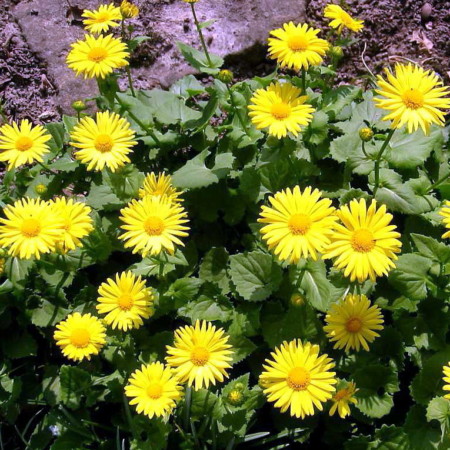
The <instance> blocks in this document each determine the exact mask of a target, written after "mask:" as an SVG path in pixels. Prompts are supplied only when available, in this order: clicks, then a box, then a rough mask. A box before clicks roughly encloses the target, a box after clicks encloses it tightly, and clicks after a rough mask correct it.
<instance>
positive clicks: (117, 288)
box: [96, 271, 154, 331]
mask: <svg viewBox="0 0 450 450" xmlns="http://www.w3.org/2000/svg"><path fill="white" fill-rule="evenodd" d="M98 293H99V295H100V296H99V298H98V299H97V300H98V303H99V304H98V305H97V306H96V308H97V311H98V312H99V314H106V316H105V321H106V323H107V324H108V325H111V326H112V328H113V329H115V328H118V329H119V330H124V331H127V330H128V329H131V328H139V327H140V326H141V325H142V324H143V323H144V321H143V320H142V319H148V318H149V317H151V316H152V315H153V308H152V305H153V301H154V296H153V293H152V291H151V290H150V289H148V288H147V286H146V285H145V280H142V278H141V277H140V276H139V277H136V275H134V274H133V273H132V272H130V271H129V272H122V273H121V274H116V277H115V280H114V279H112V278H108V279H107V280H106V281H105V282H104V283H102V284H101V285H100V287H99V289H98Z"/></svg>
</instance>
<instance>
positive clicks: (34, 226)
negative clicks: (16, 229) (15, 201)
mask: <svg viewBox="0 0 450 450" xmlns="http://www.w3.org/2000/svg"><path fill="white" fill-rule="evenodd" d="M20 231H21V232H22V234H23V235H24V236H26V237H28V238H32V237H36V236H37V235H38V234H39V233H40V232H41V224H40V222H39V220H36V219H25V220H24V221H23V222H22V226H21V227H20Z"/></svg>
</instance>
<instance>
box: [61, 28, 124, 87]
mask: <svg viewBox="0 0 450 450" xmlns="http://www.w3.org/2000/svg"><path fill="white" fill-rule="evenodd" d="M129 56H130V53H129V52H128V50H127V46H126V44H125V43H124V42H122V41H121V40H120V39H117V38H115V37H114V36H113V35H112V34H108V35H106V36H103V35H100V36H98V37H95V36H92V35H90V34H87V35H86V36H85V38H84V40H82V41H77V42H74V43H73V44H72V50H71V51H70V52H69V54H68V55H67V65H68V66H69V67H70V68H71V69H72V70H74V71H75V72H76V73H77V75H79V74H80V73H82V74H83V75H84V78H105V77H106V76H107V75H109V74H111V73H112V72H113V71H114V69H118V68H120V67H124V66H126V65H128V61H127V58H128V57H129Z"/></svg>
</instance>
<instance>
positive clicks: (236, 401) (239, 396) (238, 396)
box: [227, 389, 244, 406]
mask: <svg viewBox="0 0 450 450" xmlns="http://www.w3.org/2000/svg"><path fill="white" fill-rule="evenodd" d="M227 401H228V403H229V404H230V405H233V406H239V405H242V402H243V401H244V394H243V393H242V391H238V390H237V389H234V390H232V391H231V392H230V393H229V394H228V396H227Z"/></svg>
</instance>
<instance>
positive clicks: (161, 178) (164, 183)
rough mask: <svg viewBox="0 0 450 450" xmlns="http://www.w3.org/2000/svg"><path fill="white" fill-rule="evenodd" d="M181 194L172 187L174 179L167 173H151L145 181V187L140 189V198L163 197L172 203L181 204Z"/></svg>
mask: <svg viewBox="0 0 450 450" xmlns="http://www.w3.org/2000/svg"><path fill="white" fill-rule="evenodd" d="M180 195H181V192H180V191H178V190H177V189H176V188H175V187H173V186H172V177H171V176H170V175H166V174H165V173H159V174H158V175H156V174H155V173H154V172H151V173H149V174H148V175H147V176H146V177H145V180H144V185H143V187H142V188H141V189H139V197H141V198H144V197H147V196H148V197H161V198H167V199H168V200H169V201H170V202H172V203H176V202H180V201H181V199H180V198H179V196H180Z"/></svg>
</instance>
